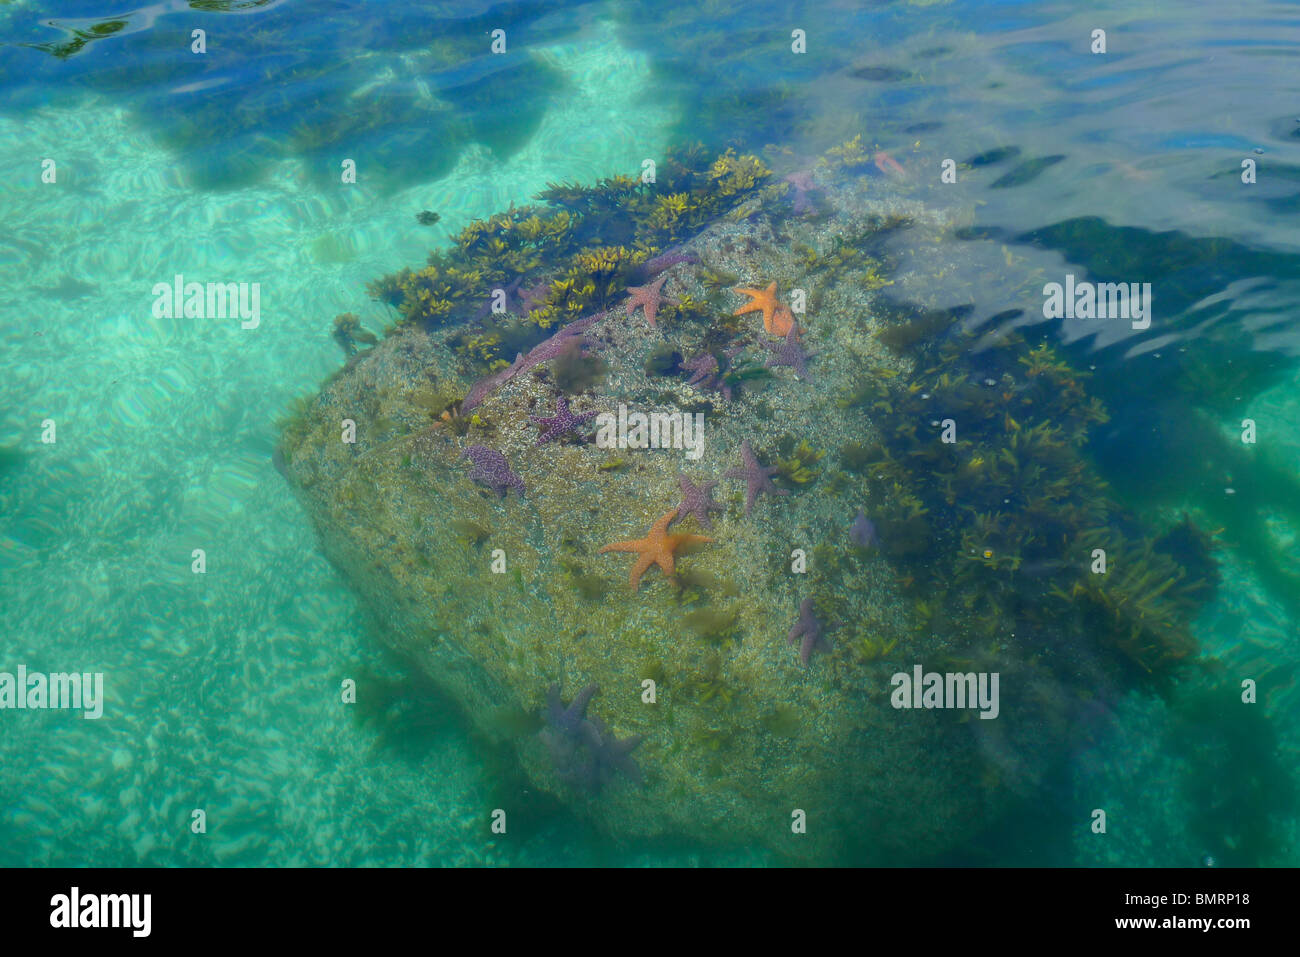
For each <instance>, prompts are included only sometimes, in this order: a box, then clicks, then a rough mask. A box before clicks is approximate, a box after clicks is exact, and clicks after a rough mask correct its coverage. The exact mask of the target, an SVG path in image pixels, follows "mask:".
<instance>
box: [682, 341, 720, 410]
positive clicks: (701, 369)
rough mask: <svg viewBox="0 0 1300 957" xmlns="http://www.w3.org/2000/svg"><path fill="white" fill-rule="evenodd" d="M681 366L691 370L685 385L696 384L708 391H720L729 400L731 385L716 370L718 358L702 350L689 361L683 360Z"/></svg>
mask: <svg viewBox="0 0 1300 957" xmlns="http://www.w3.org/2000/svg"><path fill="white" fill-rule="evenodd" d="M682 368H683V369H687V370H689V371H690V372H691V377H690V378H689V379H687V380H686V384H687V385H693V386H697V387H698V388H700V389H702V390H708V391H710V392H721V393H722V397H723V398H724V399H726V400H727V401H728V402H730V401H731V394H732V393H731V386H730V385H728V384H727V382H726V380H724V379H723V378H722V376H721V375H720V374H719V372H718V359H717V357H716V356H714V355H713V354H712V353H708V352H702V353H700V354H699V355H698V356H696V357H695V358H693V359H691V360H690V361H689V362H683V363H682Z"/></svg>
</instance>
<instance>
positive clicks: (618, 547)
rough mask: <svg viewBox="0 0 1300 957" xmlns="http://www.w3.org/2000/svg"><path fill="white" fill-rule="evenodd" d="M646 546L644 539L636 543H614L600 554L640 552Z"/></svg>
mask: <svg viewBox="0 0 1300 957" xmlns="http://www.w3.org/2000/svg"><path fill="white" fill-rule="evenodd" d="M645 544H646V543H645V540H644V539H642V540H640V541H634V542H633V541H629V542H614V543H612V544H610V545H606V546H605V547H604V548H602V549H601V550H600V552H599V553H598V554H601V555H603V554H605V553H606V552H639V551H642V550H643V549H644V548H645Z"/></svg>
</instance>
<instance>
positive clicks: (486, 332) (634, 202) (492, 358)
mask: <svg viewBox="0 0 1300 957" xmlns="http://www.w3.org/2000/svg"><path fill="white" fill-rule="evenodd" d="M770 175H771V172H770V171H769V170H768V169H767V167H766V166H764V165H763V163H762V162H761V161H760V160H759V159H758V158H757V157H755V156H751V155H738V154H737V153H736V152H735V151H734V150H728V151H726V152H725V153H722V154H721V155H710V154H707V153H705V152H704V151H703V150H702V149H700V148H683V149H678V150H674V151H671V152H670V153H669V154H668V155H667V156H665V158H664V159H663V161H662V162H660V163H659V164H658V165H657V167H656V179H655V181H654V182H653V183H645V182H642V180H641V179H640V178H639V177H635V176H627V175H623V176H613V177H607V178H605V179H603V180H601V181H600V182H599V183H597V184H596V185H594V186H582V185H577V184H552V185H551V186H550V187H549V188H548V189H546V190H545V191H543V192H542V193H541V194H540V195H539V196H538V197H537V198H538V199H539V200H540V201H541V203H540V204H538V205H530V206H524V207H512V208H510V209H509V210H507V211H505V212H502V213H498V214H496V215H494V216H491V217H488V218H487V219H481V220H476V221H474V222H472V223H470V224H469V225H467V226H465V227H464V228H463V229H462V230H461V231H460V232H459V233H458V234H457V235H456V236H455V237H454V239H453V244H452V246H451V247H450V248H449V249H443V250H436V251H434V252H431V253H430V254H429V257H428V261H427V262H426V264H425V265H424V266H423V267H422V268H419V269H411V268H405V269H401V270H398V271H397V272H395V273H391V274H389V275H386V276H383V277H381V278H380V279H377V280H375V281H374V282H372V283H370V284H369V286H368V287H367V290H368V292H369V294H370V295H371V297H372V298H374V299H376V300H377V301H379V302H382V303H386V304H387V305H389V306H391V307H393V308H394V309H395V310H396V311H397V313H398V316H399V317H400V318H399V324H400V323H417V324H420V325H422V326H424V327H426V328H432V327H437V326H442V325H447V324H462V323H469V324H470V325H469V327H468V329H467V331H466V336H467V338H466V339H465V340H464V341H463V343H462V346H461V349H460V351H461V354H463V355H464V356H465V357H466V358H467V359H469V360H472V361H473V362H475V363H478V364H481V365H486V366H491V365H492V364H493V363H495V362H498V361H500V362H505V363H508V362H509V361H510V359H511V358H513V353H509V352H508V351H507V350H506V348H502V347H501V343H500V342H499V341H493V340H492V339H491V336H493V335H498V336H500V337H501V338H502V339H504V338H507V337H508V333H509V330H510V329H512V328H513V329H515V330H519V329H521V328H522V329H524V330H527V329H531V330H533V339H532V342H530V343H528V345H530V346H531V345H533V344H536V342H537V341H539V340H540V339H541V338H542V337H543V336H542V334H541V332H540V331H541V330H547V329H551V328H553V327H557V326H561V325H564V324H566V323H569V322H572V321H574V320H576V319H579V318H581V317H583V316H585V315H588V314H590V313H591V312H593V311H595V310H601V309H606V308H609V307H610V306H611V305H612V304H613V302H614V300H615V298H616V297H618V296H620V295H621V294H622V293H623V292H625V291H627V290H628V289H629V288H631V289H637V288H642V287H638V286H636V285H635V284H636V283H639V282H640V281H641V280H643V279H645V278H649V276H650V275H653V274H654V273H656V272H662V271H663V270H664V269H667V268H668V267H669V266H671V265H673V264H675V263H676V262H680V261H682V260H683V258H684V257H682V256H680V255H678V256H676V257H675V256H674V254H673V253H671V252H668V253H665V250H667V249H668V248H669V247H671V246H674V245H677V244H679V243H681V242H682V241H684V240H686V239H689V238H690V237H691V236H693V235H695V234H696V233H697V232H699V231H700V230H701V229H702V228H703V227H704V226H705V224H707V223H709V222H711V221H713V220H715V219H716V218H718V217H719V216H721V215H723V214H724V213H726V212H728V211H730V210H731V209H733V208H734V207H735V206H736V205H737V204H738V203H739V202H741V201H742V200H744V199H745V198H746V197H747V196H749V195H751V194H752V193H754V192H755V191H756V190H758V189H759V188H760V187H761V186H762V185H763V183H764V182H765V181H766V180H767V179H768V178H769V177H770ZM661 283H662V280H660V284H661ZM647 290H651V291H655V292H657V290H654V289H653V284H652V285H651V286H646V287H644V288H643V292H646V291H647ZM494 291H495V292H494ZM646 294H647V295H648V294H649V293H648V292H646ZM512 296H513V297H514V302H511V301H510V300H511V297H512ZM654 298H655V299H656V301H657V296H656V297H654ZM675 308H677V309H678V310H680V311H684V313H685V314H686V315H687V316H703V315H705V314H706V307H705V306H704V305H703V304H699V303H694V302H692V301H689V300H688V301H685V302H681V303H677V304H676V306H675ZM647 317H648V318H650V319H651V320H652V321H653V319H654V312H653V309H652V307H651V306H649V305H647ZM519 338H520V336H519V335H518V332H516V334H515V339H516V343H517V344H519V345H520V346H521V348H520V350H519V351H522V343H519Z"/></svg>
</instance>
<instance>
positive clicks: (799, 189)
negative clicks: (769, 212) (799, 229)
mask: <svg viewBox="0 0 1300 957" xmlns="http://www.w3.org/2000/svg"><path fill="white" fill-rule="evenodd" d="M782 180H783V181H784V182H786V183H789V184H790V189H791V190H792V191H793V193H794V197H793V200H794V212H795V215H796V216H802V215H803V214H804V213H806V212H808V210H810V209H813V208H814V207H813V204H812V200H810V199H809V198H808V194H809V193H811V192H812V191H813V190H814V189H816V188H817V187H816V186H815V185H814V184H813V181H812V171H811V170H806V169H804V170H798V171H797V172H794V173H791V174H789V175H788V176H784V177H782Z"/></svg>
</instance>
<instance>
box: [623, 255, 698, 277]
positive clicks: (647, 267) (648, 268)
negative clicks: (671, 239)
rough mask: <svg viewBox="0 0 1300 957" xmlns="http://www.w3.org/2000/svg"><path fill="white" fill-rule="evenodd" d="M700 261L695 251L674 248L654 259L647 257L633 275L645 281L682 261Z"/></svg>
mask: <svg viewBox="0 0 1300 957" xmlns="http://www.w3.org/2000/svg"><path fill="white" fill-rule="evenodd" d="M699 261H700V257H699V256H697V255H695V253H684V252H679V251H677V250H672V251H670V252H666V253H660V254H659V255H658V256H656V257H655V258H654V259H647V260H646V261H645V262H643V263H642V264H641V265H640V266H638V267H637V268H636V270H635V271H634V273H633V275H634V276H635V278H637V279H638V280H642V281H644V280H646V279H649V278H650V277H651V276H657V275H659V274H660V273H661V272H663V271H664V270H665V269H670V268H671V267H673V266H676V265H679V264H681V263H697V262H699Z"/></svg>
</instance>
